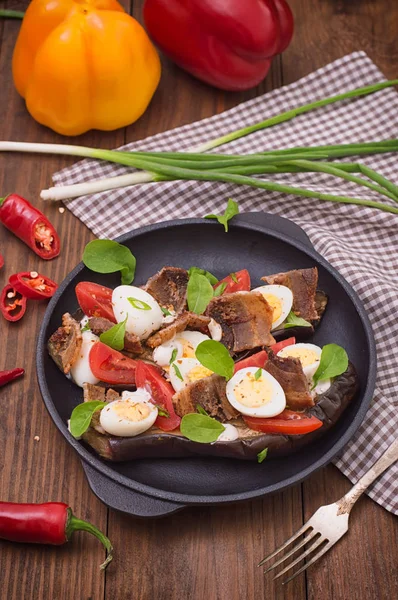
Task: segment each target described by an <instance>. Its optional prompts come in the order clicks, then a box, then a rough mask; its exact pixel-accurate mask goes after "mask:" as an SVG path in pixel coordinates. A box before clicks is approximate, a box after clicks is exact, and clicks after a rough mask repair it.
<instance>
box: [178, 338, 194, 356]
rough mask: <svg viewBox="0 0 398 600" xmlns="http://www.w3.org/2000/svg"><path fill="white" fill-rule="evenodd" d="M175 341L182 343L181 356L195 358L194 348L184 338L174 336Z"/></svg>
mask: <svg viewBox="0 0 398 600" xmlns="http://www.w3.org/2000/svg"><path fill="white" fill-rule="evenodd" d="M176 342H179V343H180V344H181V345H182V357H181V358H195V348H194V346H193V345H192V344H191V342H188V340H185V339H184V338H176Z"/></svg>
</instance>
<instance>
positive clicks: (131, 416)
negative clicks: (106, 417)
mask: <svg viewBox="0 0 398 600" xmlns="http://www.w3.org/2000/svg"><path fill="white" fill-rule="evenodd" d="M112 410H113V411H114V412H115V413H116V415H117V416H118V417H120V418H121V419H126V420H127V421H134V422H138V421H143V420H144V419H146V418H147V417H148V416H149V415H150V412H151V409H150V408H149V406H148V405H147V404H145V403H144V402H129V401H126V400H124V401H123V402H119V403H118V404H115V405H114V406H113V407H112Z"/></svg>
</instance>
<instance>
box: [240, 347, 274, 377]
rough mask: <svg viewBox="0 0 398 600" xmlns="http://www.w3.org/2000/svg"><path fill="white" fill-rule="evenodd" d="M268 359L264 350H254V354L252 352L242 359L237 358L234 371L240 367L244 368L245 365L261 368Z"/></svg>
mask: <svg viewBox="0 0 398 600" xmlns="http://www.w3.org/2000/svg"><path fill="white" fill-rule="evenodd" d="M267 360H268V353H267V352H266V351H265V350H261V352H256V354H252V355H251V356H248V357H247V358H244V359H243V360H238V362H237V363H236V364H235V371H234V373H236V372H237V371H240V370H241V369H246V367H258V368H259V367H261V368H263V367H264V365H265V363H266V361H267Z"/></svg>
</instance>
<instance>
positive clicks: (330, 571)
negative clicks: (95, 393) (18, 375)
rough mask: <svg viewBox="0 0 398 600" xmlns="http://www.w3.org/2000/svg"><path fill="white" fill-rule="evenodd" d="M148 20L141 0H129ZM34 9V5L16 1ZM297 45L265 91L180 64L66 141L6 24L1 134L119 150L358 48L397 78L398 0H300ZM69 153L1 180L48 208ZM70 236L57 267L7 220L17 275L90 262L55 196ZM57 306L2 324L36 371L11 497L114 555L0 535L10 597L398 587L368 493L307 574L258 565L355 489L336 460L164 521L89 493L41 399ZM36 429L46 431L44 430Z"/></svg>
mask: <svg viewBox="0 0 398 600" xmlns="http://www.w3.org/2000/svg"><path fill="white" fill-rule="evenodd" d="M123 4H124V5H125V7H126V9H127V10H128V9H130V10H131V12H132V14H133V15H134V16H135V17H136V18H137V19H139V20H141V13H142V4H143V2H142V1H137V0H134V2H130V3H129V1H128V0H125V2H123ZM2 5H3V7H5V8H13V9H19V10H23V9H24V8H25V6H26V3H22V2H20V3H18V2H15V0H14V2H3V3H2ZM290 5H291V7H292V9H293V12H294V15H295V17H296V33H295V37H294V41H293V43H292V44H291V46H290V47H289V49H288V50H287V51H286V52H285V53H284V55H283V56H282V57H278V58H276V59H275V60H274V62H273V65H272V69H271V71H270V73H269V75H268V77H267V79H266V81H264V82H263V83H262V84H261V85H260V86H259V87H258V88H256V89H253V90H251V91H249V92H245V93H224V92H221V91H217V90H215V89H212V88H210V87H207V86H206V85H204V84H202V83H200V82H198V81H196V80H194V79H193V78H191V77H190V76H188V75H187V74H185V73H183V72H182V71H181V70H179V69H178V68H177V67H175V66H174V65H173V64H171V63H170V62H169V61H168V60H166V59H165V60H163V76H162V80H161V83H160V86H159V89H158V90H157V92H156V95H155V97H154V99H153V101H152V103H151V105H150V107H149V109H148V110H147V112H146V113H145V115H144V116H143V117H142V118H141V119H140V120H139V122H138V123H135V124H134V125H132V126H130V127H128V128H127V129H125V130H119V131H115V132H112V133H102V132H98V131H95V132H90V133H88V134H86V135H84V136H81V137H79V138H74V139H70V140H69V139H66V138H62V137H61V136H58V135H57V134H55V133H53V132H52V131H50V130H48V129H45V128H44V127H41V126H40V125H38V124H37V123H35V122H34V121H33V119H31V118H30V116H29V115H28V113H27V112H26V109H25V106H24V103H23V101H22V100H21V98H19V96H18V95H17V93H16V91H15V89H14V87H13V83H12V78H11V56H12V51H13V47H14V43H15V40H16V36H17V33H18V29H19V26H20V24H19V22H17V21H6V22H2V23H1V22H0V36H1V37H0V42H1V45H0V77H1V94H0V114H1V115H2V118H1V121H0V139H2V140H20V141H32V142H33V141H36V142H58V143H78V144H84V145H88V146H97V147H103V148H113V147H116V146H119V145H121V144H123V143H125V142H129V141H133V140H138V139H140V138H143V137H145V136H148V135H151V134H154V133H157V132H160V131H164V130H167V129H169V128H172V127H176V126H178V125H182V124H185V123H189V122H191V121H195V120H198V119H202V118H204V117H208V116H210V115H213V114H215V113H218V112H221V111H223V110H225V109H227V108H230V107H232V106H234V105H236V104H238V103H240V102H242V101H244V100H247V99H249V98H252V97H254V96H256V95H258V94H262V93H264V92H266V91H268V90H271V89H273V88H276V87H279V86H281V85H284V84H287V83H290V82H292V81H295V80H296V79H298V78H300V77H302V76H304V75H306V74H308V73H310V72H311V71H313V70H314V69H316V68H318V67H320V66H323V65H325V64H326V63H328V62H330V61H332V60H334V59H336V58H338V57H341V56H343V55H344V54H347V53H349V52H352V51H354V50H360V49H362V50H365V51H366V52H367V53H368V54H369V56H370V57H371V58H372V59H373V60H374V61H375V62H376V64H377V65H378V66H379V67H380V68H381V69H382V71H383V72H384V73H385V74H386V76H387V77H389V78H396V77H398V71H397V64H398V35H397V34H398V3H397V2H393V1H392V0H378V1H377V2H375V1H374V0H361V1H360V2H359V1H357V2H354V1H352V0H345V1H344V0H322V1H321V0H290ZM71 163H72V159H67V158H63V157H55V158H52V157H37V156H23V155H16V154H14V155H11V154H9V155H2V156H0V165H1V169H0V189H1V194H0V195H4V194H6V193H9V192H11V191H15V192H17V193H19V194H21V195H22V196H25V197H27V198H29V199H30V200H31V201H32V202H33V203H35V204H37V206H39V207H40V208H43V203H42V202H41V201H40V200H39V191H40V190H41V189H42V188H44V187H48V186H49V185H50V184H51V175H52V173H53V172H55V171H57V170H58V169H60V168H61V167H63V166H65V165H68V164H71ZM45 210H46V213H47V215H48V216H49V218H50V220H51V221H52V222H53V223H54V224H55V225H56V227H57V229H58V231H59V233H60V236H61V240H62V247H63V249H62V253H61V255H60V256H59V258H57V259H56V260H54V261H52V262H51V263H50V264H48V263H46V264H44V263H43V262H42V261H40V259H38V257H36V256H35V255H34V254H33V253H32V252H31V251H29V250H28V249H27V248H26V247H25V246H24V245H23V244H22V243H21V242H19V241H18V240H17V239H16V238H15V237H13V235H12V234H10V233H9V232H8V231H6V230H5V229H4V228H1V229H0V249H1V252H2V253H3V255H4V256H5V260H6V264H5V267H4V268H3V269H2V271H1V272H0V285H1V287H3V286H4V285H5V283H6V281H7V277H8V275H9V274H11V273H14V272H17V271H22V270H40V271H43V272H44V273H45V274H47V275H48V276H50V277H51V278H52V279H54V280H55V281H58V282H61V281H62V279H63V278H64V277H65V275H66V274H67V273H68V272H69V271H70V270H71V269H72V267H74V266H75V265H76V264H77V262H78V261H79V260H80V258H81V255H82V250H83V248H84V246H85V244H86V243H87V242H88V241H89V240H91V239H92V238H93V236H92V234H91V233H90V232H89V231H88V229H86V228H85V226H84V225H83V224H82V223H80V221H78V220H77V219H76V218H75V217H73V216H72V214H70V213H69V212H68V211H65V212H64V213H63V214H61V213H60V212H59V211H58V206H55V205H46V207H45ZM45 309H46V306H45V305H42V304H34V303H31V304H30V305H29V307H28V311H27V314H26V316H25V318H24V319H23V320H22V321H21V322H20V323H17V324H11V325H9V324H7V323H6V322H5V321H4V320H3V321H2V322H1V325H0V331H1V336H0V340H1V352H0V370H1V369H10V368H13V367H15V366H20V367H24V368H25V370H26V374H25V377H24V379H23V380H20V381H17V382H15V383H14V384H12V385H9V386H7V387H5V388H3V389H2V390H1V391H0V406H1V412H2V418H1V419H0V447H1V452H0V497H1V499H2V500H10V501H14V502H43V501H48V500H62V501H65V502H67V503H69V504H70V505H71V506H72V507H73V508H74V511H75V513H76V514H77V515H78V516H80V517H81V518H85V519H88V520H90V521H92V522H94V523H95V524H96V525H97V526H98V527H100V528H101V529H102V530H104V531H107V533H108V535H109V537H110V538H111V539H112V541H113V544H114V547H115V559H114V562H113V564H112V565H111V566H110V568H109V570H108V571H107V572H106V575H105V576H104V574H103V573H100V572H99V570H98V565H99V564H100V563H101V561H102V560H103V558H104V553H103V550H102V548H101V545H100V544H99V543H98V542H97V541H96V540H95V539H94V538H91V536H88V535H87V534H86V535H85V534H78V535H76V537H75V539H74V541H73V543H70V544H67V545H66V546H63V547H60V548H51V547H41V546H24V545H17V544H11V543H6V542H0V598H1V599H2V600H6V599H7V600H28V599H31V598H32V599H40V600H41V599H43V600H47V599H49V600H50V599H51V600H52V599H54V600H55V599H56V600H63V599H68V600H69V599H74V600H80V599H92V600H97V599H100V598H105V599H106V600H130V599H133V598H134V599H137V600H152V599H153V600H157V599H159V600H163V599H164V600H168V599H174V598H175V599H179V600H188V599H189V600H191V599H192V600H202V599H204V598H206V599H209V600H237V599H246V598H247V599H252V598H253V599H254V598H255V599H256V600H259V599H260V598H265V599H267V600H271V599H274V598H275V599H282V598H284V599H289V600H293V599H294V600H303V599H305V598H308V599H310V600H319V599H322V600H349V599H354V600H355V599H360V600H373V599H374V600H379V599H380V600H382V599H387V598H388V599H392V598H396V597H397V596H398V569H397V562H398V520H397V519H396V517H394V516H393V515H391V514H390V513H388V512H387V511H385V510H384V509H383V508H381V507H380V506H378V505H377V504H376V503H374V502H372V501H371V500H370V499H369V498H367V497H364V498H363V499H362V500H361V501H360V502H359V504H358V506H357V507H356V508H355V510H354V512H353V515H352V522H351V528H350V531H349V533H348V534H347V535H346V537H344V538H343V539H342V540H341V541H340V543H339V544H338V545H337V546H336V547H335V548H334V549H333V550H332V551H331V552H329V553H328V554H327V555H326V557H324V558H323V559H322V561H321V562H319V563H318V564H317V565H316V566H315V567H312V568H310V569H309V571H308V573H307V574H302V575H300V576H299V577H297V578H296V579H295V580H294V581H293V582H292V583H291V584H289V585H287V586H285V587H284V586H282V585H281V584H280V583H279V582H273V580H272V578H271V577H270V576H263V574H262V571H261V570H260V569H257V568H256V563H257V561H258V560H259V559H260V558H262V557H263V556H264V555H265V554H267V553H269V552H271V551H272V550H273V549H274V548H275V547H276V545H278V544H280V543H282V542H283V540H284V539H286V538H287V537H288V536H290V535H291V534H292V532H294V531H295V530H296V529H298V528H299V527H300V526H301V524H302V523H303V521H304V520H306V519H308V518H309V517H310V515H311V514H312V513H313V512H314V511H315V510H316V509H317V508H318V507H319V506H320V505H322V504H327V503H330V502H332V501H334V500H336V499H337V498H339V497H340V496H341V495H343V494H344V493H345V492H346V491H347V490H348V489H349V488H350V483H349V481H348V480H347V479H346V478H345V477H344V476H343V475H342V474H341V473H340V472H339V471H338V470H337V469H336V468H335V467H334V466H332V465H330V466H328V467H327V468H325V469H323V470H321V471H319V472H318V473H316V474H314V475H313V476H312V477H310V478H309V479H308V480H307V481H305V483H303V484H301V485H296V486H295V487H293V488H290V489H289V490H287V491H285V492H283V493H281V494H276V495H274V496H272V497H267V498H264V499H259V500H255V501H253V502H246V503H244V504H236V505H228V506H214V507H207V508H200V507H194V508H189V509H186V510H184V511H182V512H180V513H177V514H175V515H173V516H169V517H167V518H164V519H161V520H152V521H150V520H135V519H132V518H129V517H127V516H124V515H122V514H118V513H117V512H114V511H112V510H109V509H107V507H106V506H104V505H103V504H102V503H101V502H100V501H99V500H98V499H97V498H96V497H95V496H94V495H93V494H92V493H91V491H90V490H89V487H88V484H87V482H86V479H85V476H84V474H83V469H82V466H81V463H80V461H79V459H78V457H77V455H76V454H75V453H74V452H73V451H72V449H71V448H70V447H69V446H68V445H67V444H66V442H65V440H64V439H63V438H62V437H61V435H60V434H59V433H58V431H57V430H56V428H55V426H54V425H53V423H52V421H51V419H50V417H49V415H48V414H47V412H46V409H45V407H44V404H43V402H42V400H41V396H40V393H39V389H38V386H37V383H36V375H35V358H34V356H35V346H36V339H37V334H38V331H39V327H40V323H41V321H42V319H43V315H44V312H45ZM36 436H37V437H36Z"/></svg>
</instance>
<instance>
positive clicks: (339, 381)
mask: <svg viewBox="0 0 398 600" xmlns="http://www.w3.org/2000/svg"><path fill="white" fill-rule="evenodd" d="M358 388H359V383H358V376H357V373H356V371H355V368H354V366H353V365H352V363H349V365H348V368H347V370H346V371H345V373H343V374H342V375H339V376H338V377H336V379H335V380H334V381H333V383H332V385H331V386H330V388H329V389H328V390H327V391H326V392H325V393H324V394H322V395H321V396H319V398H318V401H317V403H316V405H315V406H313V407H312V408H310V409H309V410H308V411H307V414H308V415H309V416H310V415H314V416H315V417H317V418H318V419H320V420H321V421H322V422H323V426H322V427H320V428H319V429H317V430H316V431H313V432H311V433H307V434H305V435H280V434H263V433H258V435H257V432H256V435H255V436H254V437H250V438H249V437H248V438H241V439H238V440H235V441H233V442H213V443H211V444H200V443H198V442H192V441H191V440H188V439H187V438H185V437H183V436H182V435H181V434H180V433H164V432H159V431H157V432H151V433H147V434H145V433H144V434H142V435H140V436H137V437H131V438H122V437H116V436H110V435H103V434H101V433H98V432H97V431H96V430H95V429H93V428H92V427H90V428H89V429H88V430H87V431H86V433H85V434H84V435H83V440H84V441H85V442H86V443H87V444H89V445H90V446H91V447H92V448H94V450H95V451H96V452H97V453H98V454H100V456H102V457H103V458H104V459H106V460H110V461H114V462H122V461H128V460H135V459H140V458H162V457H163V458H170V457H184V456H195V455H196V456H198V455H202V456H203V455H208V456H220V457H224V458H237V459H242V460H257V454H258V453H259V452H261V451H262V450H264V448H268V454H267V456H268V457H272V456H283V455H287V454H292V453H293V452H295V451H296V450H298V449H300V448H302V447H303V446H305V445H307V444H309V443H310V442H313V441H314V440H316V439H317V438H319V437H320V436H322V435H324V433H325V432H326V431H328V429H330V428H331V427H332V426H333V425H334V423H336V421H337V420H338V419H339V417H340V415H341V414H342V413H343V411H344V410H345V408H346V407H347V406H348V404H349V403H350V402H351V400H352V399H353V398H354V396H355V394H356V393H357V391H358Z"/></svg>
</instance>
